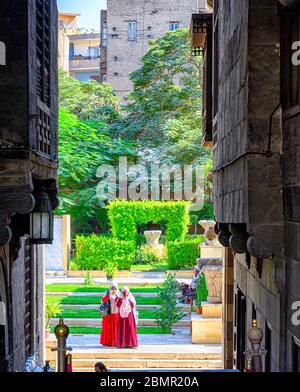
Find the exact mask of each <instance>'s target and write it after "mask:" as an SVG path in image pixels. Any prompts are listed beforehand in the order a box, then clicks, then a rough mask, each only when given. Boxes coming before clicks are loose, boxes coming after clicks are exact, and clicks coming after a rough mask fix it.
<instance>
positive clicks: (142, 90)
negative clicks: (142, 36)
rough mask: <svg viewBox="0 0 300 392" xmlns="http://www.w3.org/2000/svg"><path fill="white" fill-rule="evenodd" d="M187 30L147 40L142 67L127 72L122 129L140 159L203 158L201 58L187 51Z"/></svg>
mask: <svg viewBox="0 0 300 392" xmlns="http://www.w3.org/2000/svg"><path fill="white" fill-rule="evenodd" d="M188 34H189V32H188V30H187V29H179V30H176V31H170V32H168V33H167V34H166V35H165V36H163V37H162V38H159V39H157V40H153V41H151V42H150V49H149V51H148V52H147V53H146V54H145V55H144V57H143V59H142V66H141V68H140V69H138V70H137V71H135V72H133V73H132V75H131V78H132V81H133V86H134V89H133V92H132V93H131V94H129V96H128V102H129V105H128V107H127V108H126V110H127V112H128V115H127V117H126V120H125V121H124V120H122V125H123V131H124V129H126V131H127V134H128V135H129V137H131V138H134V139H136V140H137V143H138V145H139V147H140V148H139V151H138V155H139V157H140V160H141V161H142V162H148V163H153V162H155V163H165V164H174V163H176V164H191V163H196V162H197V163H205V162H206V160H207V158H208V157H209V156H210V152H209V151H208V150H207V149H203V148H202V147H201V77H202V74H201V59H200V58H199V57H194V56H192V54H191V48H190V45H189V40H188Z"/></svg>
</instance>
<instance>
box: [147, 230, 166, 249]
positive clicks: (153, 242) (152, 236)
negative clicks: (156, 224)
mask: <svg viewBox="0 0 300 392" xmlns="http://www.w3.org/2000/svg"><path fill="white" fill-rule="evenodd" d="M144 235H145V237H146V240H147V245H150V246H152V247H153V248H155V247H157V246H158V245H159V239H160V236H161V235H162V231H161V230H150V231H144Z"/></svg>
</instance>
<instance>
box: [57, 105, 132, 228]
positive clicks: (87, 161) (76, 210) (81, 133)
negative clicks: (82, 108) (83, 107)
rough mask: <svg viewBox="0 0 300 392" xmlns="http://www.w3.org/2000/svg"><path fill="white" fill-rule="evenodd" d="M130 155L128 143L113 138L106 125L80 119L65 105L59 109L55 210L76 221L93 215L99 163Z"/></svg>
mask: <svg viewBox="0 0 300 392" xmlns="http://www.w3.org/2000/svg"><path fill="white" fill-rule="evenodd" d="M124 155H125V156H129V157H130V156H132V155H133V149H132V144H130V143H128V142H124V141H122V140H120V139H113V138H111V136H110V135H109V132H108V131H107V125H106V124H105V123H104V122H100V121H84V120H80V119H79V118H78V117H77V116H75V115H74V114H71V113H70V112H69V111H68V110H66V109H62V108H61V109H60V112H59V160H60V168H59V187H60V202H61V203H60V207H59V213H62V214H63V213H66V214H71V215H72V216H73V217H74V218H75V220H76V225H78V226H80V225H83V226H84V225H86V224H87V221H88V220H89V219H93V218H96V217H97V216H98V213H100V212H99V209H100V207H101V206H100V202H99V200H98V199H97V195H96V186H97V184H98V182H99V179H98V178H97V177H96V172H97V168H98V167H99V166H100V165H102V164H112V165H117V164H118V158H119V157H120V156H124Z"/></svg>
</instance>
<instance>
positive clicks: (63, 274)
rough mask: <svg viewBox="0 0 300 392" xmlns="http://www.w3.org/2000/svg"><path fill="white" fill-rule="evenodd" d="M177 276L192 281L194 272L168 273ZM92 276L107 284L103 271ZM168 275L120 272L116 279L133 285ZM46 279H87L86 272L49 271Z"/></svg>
mask: <svg viewBox="0 0 300 392" xmlns="http://www.w3.org/2000/svg"><path fill="white" fill-rule="evenodd" d="M167 272H170V273H172V274H174V275H175V276H176V278H177V279H180V278H182V279H186V278H187V279H191V278H192V277H193V271H192V270H191V269H190V270H172V271H167ZM90 275H91V276H92V277H93V278H94V279H97V278H98V279H101V280H103V281H104V282H106V274H105V272H103V271H91V272H90ZM166 276H167V273H166V272H160V271H149V272H145V271H118V273H117V276H116V277H115V280H116V281H118V280H119V279H121V280H124V283H123V282H122V284H126V281H125V279H130V283H131V284H132V280H134V279H137V280H144V279H146V280H148V279H158V280H161V281H164V280H165V279H166ZM46 277H47V278H48V279H51V280H52V279H53V280H55V279H57V280H58V279H60V280H64V281H66V283H68V282H71V281H72V282H73V281H74V280H76V281H80V282H81V281H82V282H83V281H84V279H85V277H86V271H47V272H46ZM141 285H143V286H146V285H147V282H141Z"/></svg>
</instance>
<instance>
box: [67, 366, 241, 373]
mask: <svg viewBox="0 0 300 392" xmlns="http://www.w3.org/2000/svg"><path fill="white" fill-rule="evenodd" d="M109 370H110V369H109ZM111 371H112V372H113V373H118V372H122V373H145V372H146V373H152V372H153V373H170V372H173V373H178V371H179V370H178V368H177V369H176V368H147V369H140V368H121V369H112V370H111ZM73 372H74V373H94V372H95V370H94V369H93V368H76V369H73ZM180 372H181V373H200V372H203V373H206V372H235V370H224V369H223V367H221V368H216V369H214V368H211V369H205V368H201V369H199V368H196V369H195V368H194V369H193V368H180ZM236 372H237V371H236Z"/></svg>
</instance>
